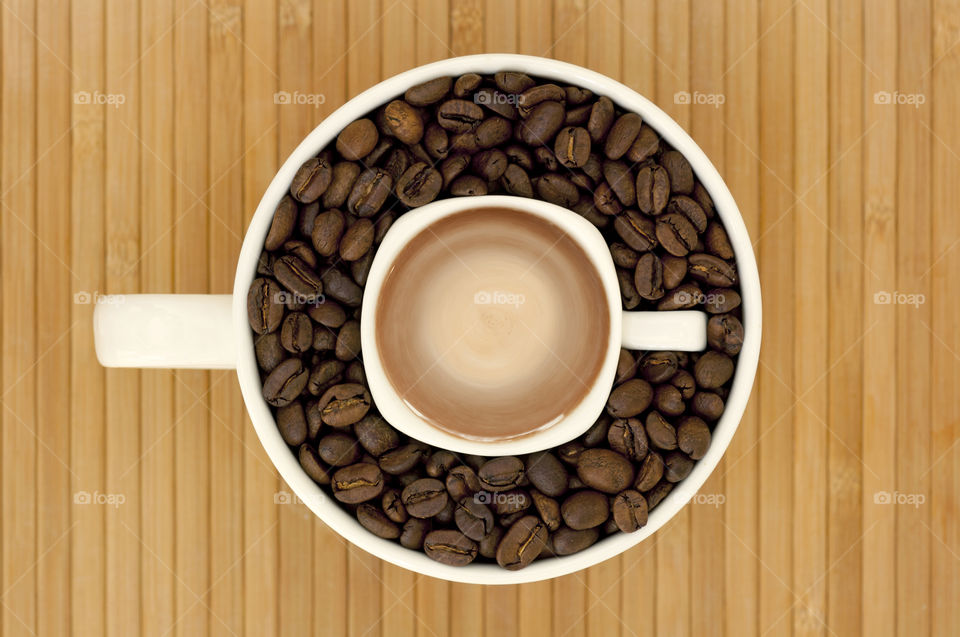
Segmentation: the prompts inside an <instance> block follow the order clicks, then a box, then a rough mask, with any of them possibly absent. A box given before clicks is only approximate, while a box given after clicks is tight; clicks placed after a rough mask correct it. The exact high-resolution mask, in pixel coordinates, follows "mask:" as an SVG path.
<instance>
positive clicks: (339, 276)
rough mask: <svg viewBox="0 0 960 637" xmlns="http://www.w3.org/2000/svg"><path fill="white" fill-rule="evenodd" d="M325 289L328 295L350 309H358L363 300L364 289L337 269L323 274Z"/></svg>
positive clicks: (331, 269)
mask: <svg viewBox="0 0 960 637" xmlns="http://www.w3.org/2000/svg"><path fill="white" fill-rule="evenodd" d="M321 279H322V280H323V288H324V290H325V291H326V293H327V295H328V296H330V297H332V298H334V299H336V300H337V301H340V302H341V303H343V304H344V305H348V306H350V307H358V306H359V305H360V301H361V300H362V298H363V289H362V288H361V287H360V286H359V285H357V284H356V283H354V282H353V281H352V280H351V279H350V277H348V276H346V275H345V274H344V273H342V272H341V271H340V270H337V269H336V268H330V269H328V270H327V271H326V272H324V273H323V275H322V277H321Z"/></svg>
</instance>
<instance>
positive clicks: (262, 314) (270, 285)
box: [247, 278, 284, 334]
mask: <svg viewBox="0 0 960 637" xmlns="http://www.w3.org/2000/svg"><path fill="white" fill-rule="evenodd" d="M282 297H283V292H282V290H281V289H280V286H279V285H277V284H276V282H274V281H273V280H272V279H265V278H257V279H254V280H253V283H252V284H251V285H250V291H249V292H247V318H248V320H249V322H250V328H251V329H253V331H254V333H256V334H267V333H268V332H273V331H274V330H276V329H277V328H278V327H280V323H281V322H283V314H284V304H283V301H282Z"/></svg>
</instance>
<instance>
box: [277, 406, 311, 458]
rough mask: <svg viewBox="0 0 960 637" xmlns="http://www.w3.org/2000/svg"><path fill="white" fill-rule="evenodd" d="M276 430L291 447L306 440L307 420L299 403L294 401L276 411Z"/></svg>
mask: <svg viewBox="0 0 960 637" xmlns="http://www.w3.org/2000/svg"><path fill="white" fill-rule="evenodd" d="M277 429H279V430H280V435H281V436H283V441H284V442H285V443H287V444H288V445H290V446H291V447H297V446H299V445H301V444H303V442H304V441H305V440H306V439H307V419H306V416H304V414H303V405H302V404H301V403H300V401H298V400H295V401H293V402H292V403H290V404H289V405H285V406H283V407H280V408H279V409H277Z"/></svg>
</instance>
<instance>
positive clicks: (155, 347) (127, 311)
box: [93, 294, 237, 369]
mask: <svg viewBox="0 0 960 637" xmlns="http://www.w3.org/2000/svg"><path fill="white" fill-rule="evenodd" d="M232 302H233V297H232V296H230V295H229V294H124V295H117V296H112V297H102V298H101V299H99V301H98V303H97V306H96V307H95V308H94V310H93V338H94V344H95V347H96V351H97V360H99V361H100V364H101V365H103V366H104V367H150V368H165V369H235V368H236V366H237V342H236V338H235V334H234V331H233V321H232V318H231V305H232Z"/></svg>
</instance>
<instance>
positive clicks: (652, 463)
mask: <svg viewBox="0 0 960 637" xmlns="http://www.w3.org/2000/svg"><path fill="white" fill-rule="evenodd" d="M662 477H663V457H662V456H661V455H660V454H658V453H657V452H655V451H651V452H650V453H648V454H647V457H646V458H644V459H643V462H642V463H641V464H640V469H639V470H638V471H637V479H636V481H635V482H634V483H633V485H634V488H635V489H636V490H637V491H644V492H646V491H649V490H650V489H652V488H653V487H654V486H655V485H656V484H657V483H658V482H660V478H662Z"/></svg>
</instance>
